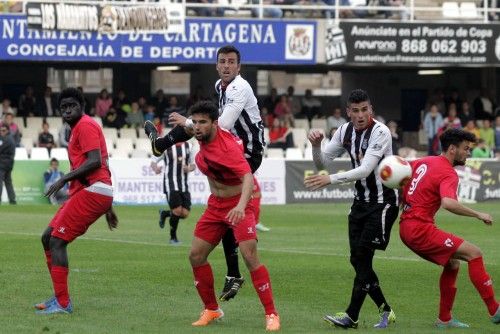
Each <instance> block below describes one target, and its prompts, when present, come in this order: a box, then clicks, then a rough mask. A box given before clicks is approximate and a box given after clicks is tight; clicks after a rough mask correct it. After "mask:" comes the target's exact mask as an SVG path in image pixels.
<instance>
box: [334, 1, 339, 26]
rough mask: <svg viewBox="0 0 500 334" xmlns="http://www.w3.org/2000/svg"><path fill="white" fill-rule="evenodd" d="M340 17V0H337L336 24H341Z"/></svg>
mask: <svg viewBox="0 0 500 334" xmlns="http://www.w3.org/2000/svg"><path fill="white" fill-rule="evenodd" d="M339 18H340V13H339V0H335V26H338V25H339Z"/></svg>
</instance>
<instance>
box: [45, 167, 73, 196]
mask: <svg viewBox="0 0 500 334" xmlns="http://www.w3.org/2000/svg"><path fill="white" fill-rule="evenodd" d="M63 176H64V173H63V172H61V171H60V170H59V161H58V160H57V159H56V158H52V159H51V160H50V166H49V169H47V170H46V171H45V173H43V181H44V183H45V192H47V191H48V190H49V188H50V187H51V186H52V185H53V184H54V183H55V182H57V180H59V179H60V178H61V177H63ZM68 188H69V185H68V184H67V183H66V184H65V185H64V186H63V187H62V188H61V189H59V190H58V191H57V192H55V193H53V194H52V195H50V196H49V202H50V204H52V205H59V204H63V203H64V202H66V200H67V199H68Z"/></svg>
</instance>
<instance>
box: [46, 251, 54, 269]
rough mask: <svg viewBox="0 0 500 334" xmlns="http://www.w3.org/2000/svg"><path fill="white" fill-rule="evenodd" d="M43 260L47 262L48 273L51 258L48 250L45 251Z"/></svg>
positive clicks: (50, 266)
mask: <svg viewBox="0 0 500 334" xmlns="http://www.w3.org/2000/svg"><path fill="white" fill-rule="evenodd" d="M45 260H46V262H47V268H49V273H50V269H51V268H52V257H51V255H50V250H46V251H45Z"/></svg>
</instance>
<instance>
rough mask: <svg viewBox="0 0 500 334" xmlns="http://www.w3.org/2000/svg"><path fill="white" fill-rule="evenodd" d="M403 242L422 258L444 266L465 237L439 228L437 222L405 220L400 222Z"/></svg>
mask: <svg viewBox="0 0 500 334" xmlns="http://www.w3.org/2000/svg"><path fill="white" fill-rule="evenodd" d="M399 236H400V237H401V240H402V241H403V243H404V244H405V245H406V246H408V248H410V249H411V250H412V251H413V252H415V253H416V254H417V255H419V256H421V257H422V258H424V259H426V260H428V261H431V262H433V263H435V264H439V265H441V266H444V265H446V264H447V263H448V261H449V260H450V258H451V257H452V255H453V254H455V252H456V251H457V249H458V247H460V245H461V244H462V242H464V239H462V238H459V237H457V236H456V235H453V234H451V233H449V232H445V231H443V230H440V229H439V228H437V226H436V225H435V224H431V223H424V222H421V221H418V220H405V221H402V222H401V223H400V224H399Z"/></svg>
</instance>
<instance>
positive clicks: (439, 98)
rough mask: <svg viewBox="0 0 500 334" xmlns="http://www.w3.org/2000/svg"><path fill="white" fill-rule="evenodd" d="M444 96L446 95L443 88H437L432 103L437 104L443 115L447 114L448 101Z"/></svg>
mask: <svg viewBox="0 0 500 334" xmlns="http://www.w3.org/2000/svg"><path fill="white" fill-rule="evenodd" d="M444 97H445V95H444V93H443V90H442V89H440V88H436V89H435V90H434V92H433V94H432V97H431V103H432V104H435V105H436V107H437V109H438V112H439V113H440V114H441V116H443V115H445V114H446V103H445V101H444Z"/></svg>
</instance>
